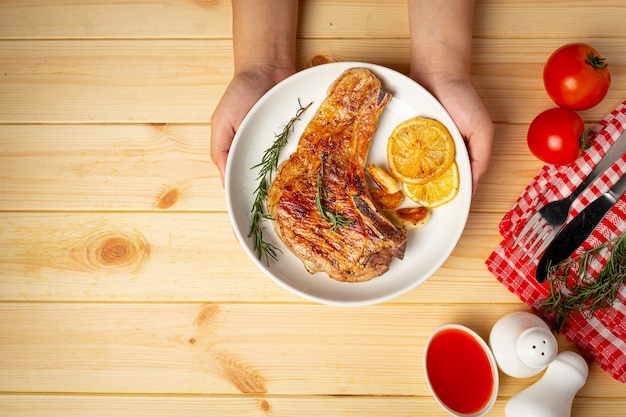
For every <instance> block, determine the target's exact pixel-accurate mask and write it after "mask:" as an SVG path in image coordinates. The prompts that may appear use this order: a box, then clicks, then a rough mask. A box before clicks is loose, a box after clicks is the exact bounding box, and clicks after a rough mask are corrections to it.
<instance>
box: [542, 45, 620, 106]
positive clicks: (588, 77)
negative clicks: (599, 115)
mask: <svg viewBox="0 0 626 417" xmlns="http://www.w3.org/2000/svg"><path fill="white" fill-rule="evenodd" d="M607 65H608V64H607V63H606V62H605V59H604V58H601V57H600V54H598V51H596V50H595V49H594V48H593V47H592V46H590V45H587V44H585V43H572V44H568V45H564V46H562V47H560V48H559V49H557V50H556V51H554V53H553V54H552V55H551V56H550V58H548V61H547V62H546V65H545V67H544V69H543V84H544V86H545V88H546V91H547V92H548V95H549V96H550V98H551V99H552V100H553V101H554V102H555V103H556V104H558V105H559V106H561V107H566V108H568V109H572V110H585V109H589V108H591V107H593V106H595V105H596V104H598V103H599V102H601V101H602V99H603V98H604V97H605V96H606V93H607V91H609V86H610V85H611V73H610V72H609V69H608V67H607Z"/></svg>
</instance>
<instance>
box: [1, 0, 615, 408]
mask: <svg viewBox="0 0 626 417" xmlns="http://www.w3.org/2000/svg"><path fill="white" fill-rule="evenodd" d="M251 3H252V2H251ZM625 24H626V3H624V1H623V0H594V1H588V0H528V1H525V2H520V1H518V0H478V1H477V4H476V10H475V28H474V50H473V67H472V71H473V81H474V83H475V86H476V88H477V90H478V92H479V94H480V96H481V97H482V98H483V100H484V102H485V104H486V106H487V108H488V110H489V112H490V114H491V116H492V118H493V120H494V123H495V143H494V149H493V158H492V163H491V166H490V170H489V172H488V174H487V175H486V176H485V177H484V180H483V181H482V183H481V186H480V188H479V189H478V191H477V193H476V194H475V199H474V201H473V204H472V209H471V213H470V216H469V220H468V223H467V227H466V229H465V231H464V233H463V236H462V237H461V240H460V242H459V244H458V246H457V247H456V249H455V250H454V252H453V253H452V256H451V257H450V258H449V259H448V261H447V262H446V263H445V264H444V265H443V267H442V268H441V269H440V270H439V271H437V273H436V274H435V275H434V276H433V277H432V278H430V279H429V280H428V281H427V282H426V283H425V284H423V285H421V286H419V287H418V288H417V289H415V290H413V291H411V292H410V293H408V294H406V295H404V296H401V297H399V298H397V299H394V300H392V301H389V302H386V303H382V304H379V305H375V306H368V307H357V308H345V307H344V308H341V307H329V306H325V305H320V304H316V303H312V302H309V301H306V300H304V299H302V298H299V297H298V296H296V295H293V294H291V293H290V292H287V291H286V290H284V289H283V288H281V287H279V286H278V285H276V284H275V283H273V282H272V281H271V280H269V279H268V278H266V277H265V275H263V274H262V273H261V272H260V271H259V270H257V268H256V267H255V266H254V264H253V263H252V262H251V261H250V260H249V259H248V258H247V257H246V255H245V253H244V251H243V250H242V248H241V247H240V245H239V243H238V242H237V241H236V239H235V237H234V234H233V231H232V229H231V226H230V223H229V220H228V215H227V212H226V205H225V200H224V192H223V189H222V186H221V184H220V180H219V176H218V172H217V170H216V169H215V167H214V165H213V164H212V163H211V160H210V157H209V143H210V124H209V122H210V117H211V114H212V112H213V110H214V109H215V106H216V104H217V102H218V100H219V98H220V96H221V94H222V92H223V91H224V89H225V87H226V85H227V83H228V82H229V80H230V78H231V76H232V72H233V64H232V51H231V47H232V45H231V11H230V2H228V1H225V0H212V1H211V0H195V1H191V0H135V1H128V2H110V1H107V0H83V1H74V2H72V1H67V0H45V1H44V0H40V1H36V0H3V1H0V237H1V239H0V415H1V416H44V415H45V416H52V417H56V416H160V415H162V416H172V415H181V416H187V417H188V416H299V417H300V416H302V417H306V416H311V417H318V416H443V415H446V414H445V412H444V411H443V410H442V409H441V408H440V407H439V406H438V405H437V404H436V403H435V400H434V399H433V398H432V397H431V396H430V394H429V392H428V388H427V386H426V382H425V380H424V376H423V368H422V359H423V348H424V344H425V341H426V339H427V337H428V336H429V335H430V334H431V332H432V331H433V330H434V329H435V328H437V327H439V326H441V325H443V324H446V323H460V324H464V325H466V326H469V327H471V328H472V329H474V330H476V331H477V332H478V333H479V334H480V335H481V336H483V337H485V338H486V337H487V336H488V334H489V330H490V328H491V326H492V325H493V324H494V323H495V322H496V320H497V319H498V318H499V317H501V316H502V315H504V314H506V313H508V312H511V311H517V310H528V308H527V307H526V306H525V305H524V304H522V303H521V302H520V301H519V300H518V299H517V298H516V297H515V296H514V295H512V294H511V293H509V292H508V290H506V289H505V288H504V287H503V286H502V285H501V284H500V283H499V282H498V281H497V280H496V279H495V278H494V277H493V276H492V275H491V274H490V273H489V272H488V271H487V269H486V267H485V264H484V261H485V259H486V258H487V257H488V256H489V254H490V253H491V251H492V250H493V249H494V248H495V247H496V245H497V244H498V242H499V235H498V231H497V225H498V222H499V221H500V219H501V218H502V216H503V215H504V214H505V213H506V212H507V210H508V209H509V208H510V207H511V206H512V204H513V202H514V201H515V200H516V198H517V197H518V196H519V194H520V193H521V192H522V190H523V189H524V187H525V185H526V184H527V183H528V182H529V181H530V179H531V178H532V177H533V176H534V175H535V173H536V172H537V171H538V170H539V169H540V167H541V166H542V163H541V162H539V161H538V160H536V159H535V158H534V157H533V156H532V155H531V154H530V153H529V151H528V150H527V147H526V142H525V135H526V130H527V127H528V124H529V122H530V121H531V120H532V118H533V117H534V116H535V115H536V114H538V113H539V112H540V111H542V110H544V109H547V108H549V107H552V106H553V105H552V102H551V101H550V100H549V98H548V96H547V95H546V93H545V91H544V89H543V84H542V78H541V74H542V68H543V63H544V62H545V60H546V59H547V57H548V56H549V55H550V53H551V52H552V51H553V50H554V49H556V48H557V47H559V46H561V45H562V44H565V43H568V42H573V41H584V42H588V43H591V44H592V45H594V46H595V47H596V48H597V49H598V50H599V51H600V52H601V53H602V54H603V55H605V56H606V57H607V59H608V61H609V62H610V69H611V71H612V75H613V84H612V88H611V90H610V92H609V94H608V96H607V97H606V99H605V100H604V101H603V102H602V103H601V104H600V105H598V106H597V107H595V108H594V109H591V110H588V111H584V112H581V115H582V116H583V118H584V120H585V122H586V123H587V124H588V125H590V126H592V125H593V124H595V123H597V122H598V121H599V120H600V119H601V118H603V117H604V116H605V115H606V114H607V113H608V112H610V111H611V110H612V109H613V108H614V107H615V106H616V105H618V104H619V103H620V102H621V101H622V100H623V99H624V98H625V97H626V30H625V29H624V28H625ZM349 60H351V61H368V62H372V63H376V64H381V65H385V66H388V67H391V68H394V69H397V70H399V71H402V72H405V73H406V72H407V71H408V64H407V63H408V60H409V40H408V23H407V15H406V4H405V1H404V0H390V1H386V2H383V1H379V0H377V1H359V2H356V1H350V0H342V1H337V0H309V1H302V2H301V16H300V29H299V43H298V64H299V66H300V67H301V68H305V67H309V66H311V65H314V64H317V63H321V62H327V61H349ZM560 343H561V348H562V349H569V348H571V346H570V345H569V344H568V343H566V342H564V341H563V340H560ZM536 379H538V378H536V377H533V378H528V379H515V378H510V377H507V376H504V375H502V374H501V386H500V392H499V397H498V401H497V403H496V405H495V407H494V408H493V410H492V411H491V412H490V413H489V415H491V416H502V415H503V413H504V412H503V410H504V405H505V403H506V401H507V399H508V398H509V397H510V396H512V395H513V394H515V393H516V392H518V391H520V390H521V389H523V388H525V387H527V386H529V385H530V384H531V383H532V382H534V381H535V380H536ZM624 410H626V386H625V385H624V384H620V383H619V382H617V381H615V380H613V379H612V378H611V377H610V376H609V375H608V374H606V373H605V372H603V371H602V370H601V369H600V368H599V367H598V366H597V365H592V366H591V367H590V375H589V379H588V382H587V384H586V386H585V387H583V388H582V390H581V391H580V392H579V393H578V396H577V397H576V399H575V401H574V405H573V412H572V415H573V416H576V417H589V416H598V417H600V416H601V417H611V416H615V417H617V416H621V417H623V416H624V415H625V414H624V413H625V411H624Z"/></svg>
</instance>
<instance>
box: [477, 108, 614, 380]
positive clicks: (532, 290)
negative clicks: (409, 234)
mask: <svg viewBox="0 0 626 417" xmlns="http://www.w3.org/2000/svg"><path fill="white" fill-rule="evenodd" d="M625 129H626V100H625V101H624V102H622V103H621V104H620V105H619V106H618V107H617V108H616V109H615V110H613V111H612V112H611V113H610V114H609V115H608V116H607V117H605V118H604V120H602V121H601V122H600V123H599V124H598V125H597V126H596V127H595V128H594V129H593V133H592V134H591V135H595V136H592V137H593V141H592V147H591V148H589V149H587V150H586V151H585V152H584V153H583V154H582V155H581V156H580V157H579V158H578V159H577V160H576V162H575V163H573V164H570V165H566V166H561V167H555V166H553V165H546V166H544V167H543V168H542V169H541V170H540V171H539V173H538V174H537V176H536V177H535V178H534V179H533V180H532V181H531V182H530V184H529V185H528V187H526V190H524V192H523V193H522V195H521V196H520V197H519V198H518V200H517V201H516V202H515V204H514V205H513V207H512V209H511V210H510V211H509V212H508V213H507V214H506V215H505V216H504V218H503V219H502V221H501V222H500V225H499V226H498V228H499V231H500V234H501V235H502V239H503V240H502V242H501V243H500V245H499V246H498V247H497V248H496V249H495V251H494V252H493V253H492V254H491V256H489V258H488V259H487V261H486V264H487V268H488V269H489V270H490V271H491V272H492V273H493V274H494V276H495V277H496V278H497V279H498V280H499V281H500V282H502V284H503V285H504V286H506V287H507V288H508V289H509V290H510V291H511V292H512V293H514V294H515V295H517V296H518V297H519V298H520V299H521V300H522V301H523V302H525V303H526V304H528V305H529V306H530V307H531V308H532V309H533V310H534V311H535V312H537V313H538V314H541V313H540V312H539V311H538V309H537V304H538V303H539V302H540V301H541V300H543V299H545V298H546V297H548V296H549V294H550V287H549V282H548V281H546V282H544V283H543V284H539V283H538V282H537V281H536V279H535V269H536V267H537V263H538V260H535V261H534V262H532V263H530V264H529V263H528V259H529V258H528V255H520V254H517V253H515V251H512V250H511V246H512V244H513V241H514V240H515V239H516V237H517V236H518V234H519V232H520V231H521V230H522V228H523V227H524V225H525V224H526V221H527V220H528V219H529V218H530V217H531V216H532V215H533V214H534V213H535V212H536V211H537V210H539V209H540V208H541V207H542V206H544V205H545V204H547V203H549V202H550V201H554V200H557V199H561V198H563V197H566V196H567V195H569V194H570V193H571V192H572V191H573V190H574V189H575V188H576V186H577V185H578V184H580V183H581V182H582V180H583V179H584V178H585V176H586V175H587V174H588V173H589V172H590V171H591V170H592V169H593V167H594V166H595V165H596V164H597V163H598V161H599V160H600V159H601V158H602V156H603V155H604V154H605V153H606V151H607V150H608V149H609V147H610V146H611V145H612V144H613V143H614V142H615V141H616V140H617V138H618V137H619V136H620V134H621V133H622V132H623V131H624V130H625ZM621 140H624V139H621ZM624 173H626V155H624V156H622V159H621V160H619V161H618V162H616V163H615V164H613V166H612V167H611V168H610V169H609V170H607V172H606V173H605V174H603V175H602V176H601V177H599V178H598V179H596V181H595V182H594V183H593V184H592V185H591V186H590V187H589V188H588V189H587V191H585V192H583V193H582V194H581V195H579V196H578V198H577V199H576V201H574V203H573V204H572V208H571V211H570V217H569V219H571V218H572V217H573V216H575V215H576V214H578V213H579V212H580V211H581V210H582V209H584V208H585V206H586V205H587V204H589V203H590V202H591V201H593V200H594V199H595V198H596V197H598V196H599V195H601V194H602V193H604V192H606V190H607V189H608V188H610V187H611V186H612V185H613V184H614V183H615V182H616V181H617V180H618V179H619V178H620V176H621V175H623V174H624ZM568 221H569V220H568ZM625 232H626V195H624V196H622V197H621V199H620V200H619V201H618V203H617V204H616V205H615V206H614V207H613V208H612V209H611V211H610V212H609V213H608V214H607V215H606V217H605V218H604V219H603V220H602V222H601V223H600V224H599V225H598V226H597V228H596V229H595V230H594V232H593V233H592V234H591V236H589V238H588V239H587V240H586V241H585V242H584V243H583V245H582V246H581V248H580V249H578V251H579V252H580V251H581V250H583V249H589V248H593V247H597V246H599V245H600V244H601V243H603V242H606V241H607V240H609V239H614V238H615V237H617V236H619V235H621V234H622V233H625ZM608 254H609V251H608V250H605V251H604V252H603V253H602V254H601V255H600V257H599V258H598V261H597V262H596V263H595V265H592V269H594V270H595V271H590V272H597V271H599V270H600V269H601V268H602V265H603V264H604V263H605V262H606V259H607V257H608ZM520 256H524V257H523V258H522V259H520ZM544 318H546V319H549V318H547V317H544ZM548 321H549V320H548ZM562 333H563V335H564V336H565V338H566V339H568V340H569V341H570V342H572V343H574V344H575V345H576V346H577V347H578V348H579V349H580V352H581V353H582V354H583V355H585V356H586V357H587V359H589V360H593V361H595V362H597V363H598V364H599V365H600V366H601V367H602V368H603V369H604V370H605V371H607V372H608V373H609V374H611V375H612V376H613V377H614V378H615V379H617V380H618V381H621V382H626V286H622V287H621V289H620V291H619V293H618V299H617V302H616V303H615V304H614V306H613V307H612V308H610V309H606V310H601V311H597V312H596V313H595V314H594V315H593V316H590V317H586V316H585V315H582V314H577V315H575V316H574V318H573V319H570V320H569V321H568V322H567V324H566V326H565V328H564V329H563V330H562Z"/></svg>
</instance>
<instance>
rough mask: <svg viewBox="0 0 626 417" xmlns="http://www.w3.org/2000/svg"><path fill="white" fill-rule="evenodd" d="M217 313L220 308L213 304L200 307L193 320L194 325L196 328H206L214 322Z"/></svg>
mask: <svg viewBox="0 0 626 417" xmlns="http://www.w3.org/2000/svg"><path fill="white" fill-rule="evenodd" d="M219 312H220V308H219V307H218V306H217V305H215V304H208V305H205V306H202V308H201V309H200V312H199V313H198V315H197V316H196V319H195V320H194V324H195V325H196V326H198V327H207V326H208V325H210V324H211V323H212V322H213V321H214V320H215V318H216V317H217V315H218V314H219Z"/></svg>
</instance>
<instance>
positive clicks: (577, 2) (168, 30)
mask: <svg viewBox="0 0 626 417" xmlns="http://www.w3.org/2000/svg"><path fill="white" fill-rule="evenodd" d="M300 9H301V10H300V28H299V33H298V35H299V36H300V37H303V38H346V37H352V38H362V37H386V38H400V37H404V38H407V37H408V32H409V25H408V18H407V10H406V2H405V1H404V0H391V1H387V2H385V8H384V11H383V12H382V13H381V9H380V2H378V1H375V0H365V1H364V0H361V1H359V2H354V1H350V0H341V1H336V0H315V1H312V0H309V1H305V2H301V4H300ZM119 10H120V8H119V5H118V4H115V3H111V2H107V1H106V0H87V1H81V2H79V3H71V2H69V3H68V2H65V1H63V0H48V1H46V2H38V1H33V0H30V1H24V0H5V1H3V2H0V38H4V39H71V38H74V39H115V38H118V39H128V38H134V39H139V38H144V39H155V38H160V39H163V38H187V39H190V38H196V39H198V38H205V39H206V38H209V39H223V38H228V37H231V36H232V34H231V24H230V22H231V10H230V2H229V1H227V0H215V1H201V0H198V1H184V0H178V1H175V0H160V1H159V0H137V1H133V2H132V3H130V4H125V5H124V11H123V12H121V13H120V11H119ZM625 18H626V6H625V5H624V3H623V2H622V1H621V0H594V1H593V2H592V3H590V2H589V1H587V0H553V1H551V2H550V3H549V4H546V2H545V1H540V0H533V1H525V2H518V1H511V0H507V1H502V0H478V1H477V2H476V9H475V18H474V36H476V37H512V38H533V37H534V38H545V37H546V34H550V36H551V37H562V38H577V37H579V36H580V34H581V33H584V34H585V35H586V36H589V37H597V36H612V37H623V35H624V33H623V31H622V30H621V28H622V22H623V21H624V20H625Z"/></svg>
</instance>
